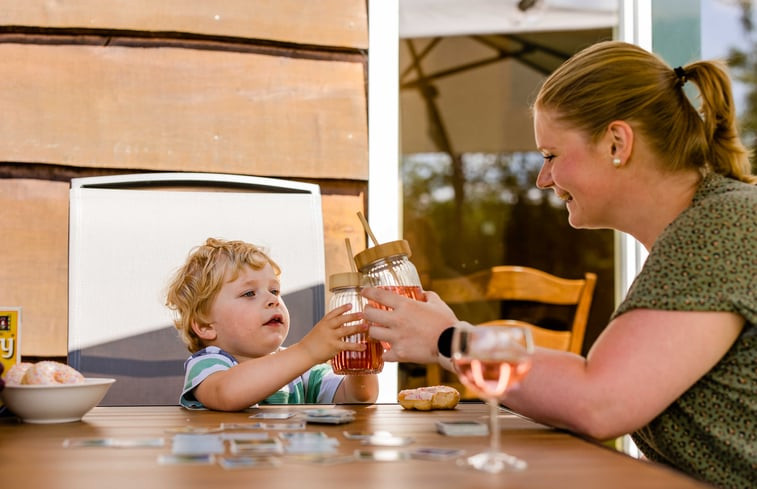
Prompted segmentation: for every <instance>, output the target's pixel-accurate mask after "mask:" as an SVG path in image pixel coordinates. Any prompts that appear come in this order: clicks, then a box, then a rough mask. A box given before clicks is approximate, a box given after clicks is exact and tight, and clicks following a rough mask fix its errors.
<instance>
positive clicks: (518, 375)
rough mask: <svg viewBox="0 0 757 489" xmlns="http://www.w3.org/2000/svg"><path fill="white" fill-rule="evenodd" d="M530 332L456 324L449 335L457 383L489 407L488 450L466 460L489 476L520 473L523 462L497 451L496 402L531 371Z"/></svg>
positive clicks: (506, 326) (508, 328)
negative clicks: (469, 390) (499, 473)
mask: <svg viewBox="0 0 757 489" xmlns="http://www.w3.org/2000/svg"><path fill="white" fill-rule="evenodd" d="M533 349H534V346H533V339H532V338H531V330H530V329H529V328H528V327H526V326H518V325H509V324H508V325H481V326H471V325H470V324H466V323H463V324H459V325H457V326H456V327H455V330H454V334H453V336H452V362H453V364H454V366H455V370H456V371H457V374H458V376H459V377H460V381H461V382H462V383H463V385H465V386H466V387H468V388H469V389H471V390H472V391H474V392H475V393H476V394H477V395H478V396H479V397H481V398H482V399H485V400H486V402H487V403H488V404H489V418H490V433H489V437H490V446H489V450H488V451H485V452H482V453H478V454H475V455H472V456H470V457H468V458H467V464H468V465H470V466H472V467H473V468H475V469H478V470H483V471H485V472H489V473H492V474H495V473H498V472H501V471H503V470H508V469H509V470H523V469H525V468H526V466H527V464H526V462H525V461H524V460H521V459H519V458H517V457H514V456H512V455H509V454H507V453H503V452H501V451H500V449H499V435H500V433H499V423H498V410H499V399H500V398H501V397H502V396H503V395H504V394H505V393H506V392H507V391H508V390H510V389H511V388H512V387H513V386H515V385H516V384H518V382H520V381H521V379H523V377H524V376H525V375H526V374H527V373H528V371H529V369H530V368H531V355H532V354H533Z"/></svg>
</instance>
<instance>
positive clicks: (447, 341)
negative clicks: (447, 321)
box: [436, 326, 455, 371]
mask: <svg viewBox="0 0 757 489" xmlns="http://www.w3.org/2000/svg"><path fill="white" fill-rule="evenodd" d="M454 332H455V327H454V326H450V327H449V328H447V329H445V330H444V331H442V333H441V334H440V335H439V338H438V339H437V340H436V349H437V351H438V352H439V353H438V354H437V356H436V361H437V363H439V365H441V366H442V367H443V368H445V369H446V370H449V371H454V367H453V366H452V334H453V333H454Z"/></svg>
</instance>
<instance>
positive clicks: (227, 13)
mask: <svg viewBox="0 0 757 489" xmlns="http://www.w3.org/2000/svg"><path fill="white" fill-rule="evenodd" d="M3 25H4V26H35V27H44V28H87V29H110V30H119V29H122V30H138V31H155V32H186V33H193V34H200V35H208V36H232V37H243V38H251V39H268V40H275V41H281V42H291V43H297V44H311V45H320V46H332V47H350V48H359V49H367V47H368V15H367V11H366V2H365V0H318V1H312V0H213V1H212V2H202V1H196V0H160V1H154V0H109V1H107V2H103V1H102V0H66V1H65V2H57V1H51V0H9V1H4V2H3V4H2V9H0V26H3Z"/></svg>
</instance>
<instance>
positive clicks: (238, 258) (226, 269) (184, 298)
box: [166, 238, 281, 353]
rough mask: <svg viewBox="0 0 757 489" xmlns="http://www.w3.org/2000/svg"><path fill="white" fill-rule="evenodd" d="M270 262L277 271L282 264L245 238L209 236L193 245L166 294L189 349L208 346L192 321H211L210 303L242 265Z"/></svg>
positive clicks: (279, 273) (256, 268) (194, 350)
mask: <svg viewBox="0 0 757 489" xmlns="http://www.w3.org/2000/svg"><path fill="white" fill-rule="evenodd" d="M266 264H270V265H271V267H272V268H273V271H274V272H275V273H276V275H277V276H278V275H281V268H280V267H279V266H278V264H276V262H275V261H273V259H271V257H270V256H268V254H266V252H265V251H264V250H263V248H261V247H259V246H256V245H254V244H250V243H246V242H244V241H225V240H222V239H217V238H208V239H207V240H206V241H205V244H203V245H201V246H197V247H195V248H193V249H192V251H191V252H190V254H189V257H188V258H187V261H186V263H185V264H184V266H182V267H181V268H180V269H179V270H178V271H177V272H176V274H175V275H174V277H173V280H172V281H171V283H170V285H169V287H168V292H167V294H166V306H168V308H169V309H171V310H172V311H174V315H175V317H174V327H175V328H176V329H177V330H178V331H179V333H180V335H181V339H182V340H183V341H184V344H186V346H187V349H188V350H189V351H190V352H192V353H194V352H196V351H198V350H201V349H202V348H204V347H205V345H204V344H203V342H202V340H201V339H200V338H199V337H197V335H196V334H195V332H194V330H193V329H192V324H193V323H196V324H200V325H204V324H208V323H209V318H208V314H209V313H210V307H211V306H212V304H213V301H214V300H215V298H216V296H217V295H218V292H219V291H220V290H221V287H222V286H223V284H224V283H225V282H228V281H232V280H235V279H236V278H237V277H238V275H239V272H240V271H241V270H242V268H243V267H250V268H252V269H253V270H260V269H262V268H263V267H265V265H266Z"/></svg>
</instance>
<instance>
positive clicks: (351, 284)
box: [329, 272, 384, 375]
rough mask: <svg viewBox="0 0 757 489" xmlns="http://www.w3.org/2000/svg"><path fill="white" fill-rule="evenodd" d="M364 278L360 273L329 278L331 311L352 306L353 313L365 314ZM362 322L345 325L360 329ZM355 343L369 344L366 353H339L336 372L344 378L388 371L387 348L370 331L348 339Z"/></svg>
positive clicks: (335, 363) (332, 361)
mask: <svg viewBox="0 0 757 489" xmlns="http://www.w3.org/2000/svg"><path fill="white" fill-rule="evenodd" d="M360 282H361V275H360V273H357V272H347V273H337V274H334V275H332V276H330V277H329V290H330V291H331V292H332V296H331V300H330V301H329V310H330V311H332V310H334V309H336V308H337V307H340V306H343V305H345V304H352V309H351V310H350V311H349V312H350V313H352V312H362V311H363V305H364V304H365V299H364V298H363V297H362V296H361V295H360ZM358 324H360V321H352V322H349V323H345V326H357V325H358ZM344 341H347V342H351V343H365V345H366V349H365V350H363V351H343V352H340V353H339V354H337V355H336V356H335V357H334V358H333V359H332V360H331V365H332V368H333V369H334V372H335V373H338V374H343V375H365V374H377V373H379V372H381V370H382V369H383V368H384V358H383V355H384V347H383V346H382V345H381V342H379V341H377V340H374V339H372V338H371V337H370V335H369V334H368V332H367V331H366V332H364V333H358V334H354V335H351V336H347V337H346V338H344Z"/></svg>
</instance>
